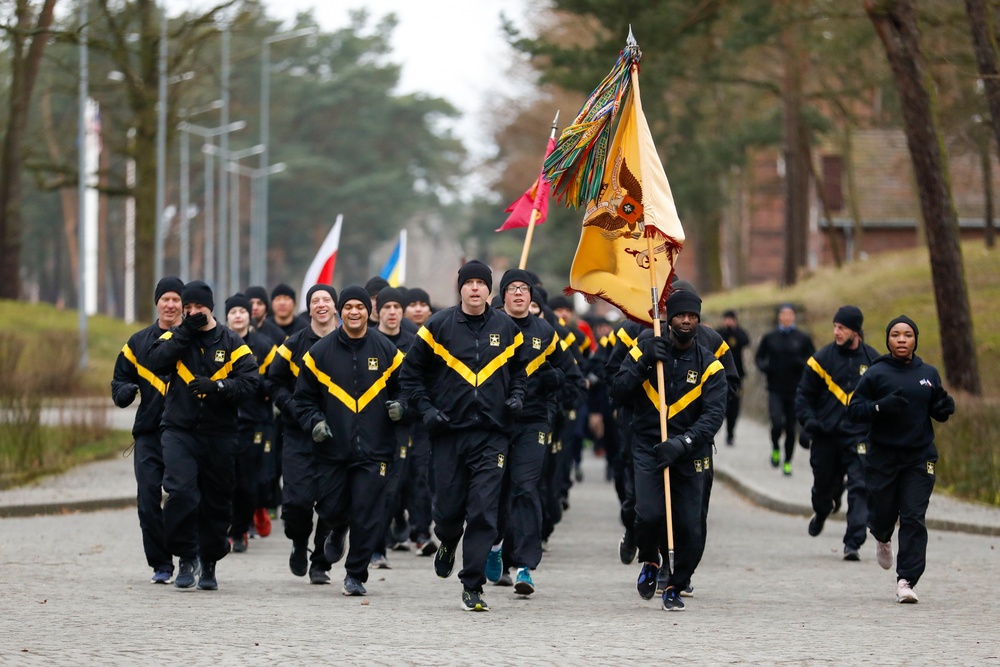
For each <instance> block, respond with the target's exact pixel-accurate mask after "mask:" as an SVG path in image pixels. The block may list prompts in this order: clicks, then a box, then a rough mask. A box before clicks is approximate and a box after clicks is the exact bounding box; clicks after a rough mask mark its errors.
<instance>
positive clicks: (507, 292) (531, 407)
mask: <svg viewBox="0 0 1000 667" xmlns="http://www.w3.org/2000/svg"><path fill="white" fill-rule="evenodd" d="M531 292H532V290H531V276H529V275H528V273H527V272H526V271H523V270H521V269H511V270H509V271H507V272H506V273H504V275H503V278H502V279H501V280H500V295H501V296H502V297H503V311H504V312H505V313H506V314H507V315H509V316H510V317H511V318H512V319H513V320H514V322H516V323H517V325H518V327H520V329H521V333H522V335H523V336H524V343H523V344H522V345H523V347H524V350H525V352H526V353H527V356H528V362H527V364H528V365H527V367H526V369H525V373H526V375H527V393H526V394H525V398H526V401H525V405H524V409H523V410H522V411H521V414H520V415H519V416H518V417H517V418H516V419H515V423H514V425H513V429H512V431H511V436H510V448H509V452H508V456H507V462H506V465H505V466H504V471H505V472H504V481H503V487H502V491H501V495H500V512H499V515H498V520H497V525H498V529H497V537H498V539H497V542H496V544H494V545H493V547H492V548H491V550H490V555H489V557H488V559H487V562H486V578H487V579H489V580H490V581H493V582H499V581H500V579H501V578H502V576H503V574H504V573H505V572H506V570H507V569H509V568H510V567H514V568H516V569H517V574H516V577H515V580H514V581H513V584H514V592H515V593H517V594H519V595H530V594H532V593H534V592H535V583H534V581H532V578H531V571H532V570H534V569H535V568H537V567H538V564H539V563H540V562H541V560H542V498H541V493H540V490H539V483H540V481H541V477H542V466H543V464H544V462H545V450H546V448H547V447H548V445H549V439H550V437H551V433H552V423H553V419H554V416H555V413H556V411H557V410H559V409H560V403H559V401H560V394H561V393H562V392H561V390H562V389H563V388H564V387H565V388H568V389H569V391H571V392H572V394H573V396H574V397H573V398H570V399H569V402H570V403H572V404H575V403H576V402H577V398H578V397H579V396H580V395H582V394H583V393H584V391H585V390H586V383H585V382H584V379H583V376H582V375H581V374H580V369H579V367H578V366H577V364H576V361H575V360H574V359H573V355H572V354H571V353H570V352H569V351H568V350H564V349H563V348H562V346H561V345H560V344H559V336H558V335H557V334H556V332H555V329H553V328H552V325H550V324H549V323H548V322H546V321H545V320H543V319H542V318H540V317H536V316H534V315H531V314H530V313H529V312H528V308H529V306H530V305H531V299H532V296H531Z"/></svg>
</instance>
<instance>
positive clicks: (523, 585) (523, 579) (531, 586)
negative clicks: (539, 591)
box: [514, 567, 535, 595]
mask: <svg viewBox="0 0 1000 667" xmlns="http://www.w3.org/2000/svg"><path fill="white" fill-rule="evenodd" d="M514 592H515V593H517V594H518V595H531V594H532V593H534V592H535V582H533V581H532V580H531V570H529V569H528V568H526V567H522V568H521V569H520V570H518V571H517V579H516V580H515V581H514Z"/></svg>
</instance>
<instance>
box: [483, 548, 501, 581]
mask: <svg viewBox="0 0 1000 667" xmlns="http://www.w3.org/2000/svg"><path fill="white" fill-rule="evenodd" d="M502 574H503V549H502V548H500V549H497V550H496V551H493V550H490V553H489V555H488V556H487V557H486V578H487V579H489V580H490V581H492V582H493V583H496V582H498V581H500V575H502Z"/></svg>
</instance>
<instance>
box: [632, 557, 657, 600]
mask: <svg viewBox="0 0 1000 667" xmlns="http://www.w3.org/2000/svg"><path fill="white" fill-rule="evenodd" d="M659 571H660V565H659V563H643V564H642V569H641V570H639V578H638V579H637V580H636V582H635V590H637V591H639V596H640V597H641V598H642V599H643V600H652V599H653V596H654V595H655V594H656V575H657V574H658V573H659Z"/></svg>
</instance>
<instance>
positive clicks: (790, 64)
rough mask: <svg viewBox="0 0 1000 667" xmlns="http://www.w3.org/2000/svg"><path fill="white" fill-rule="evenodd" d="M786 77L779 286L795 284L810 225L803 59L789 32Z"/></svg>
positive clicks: (783, 101)
mask: <svg viewBox="0 0 1000 667" xmlns="http://www.w3.org/2000/svg"><path fill="white" fill-rule="evenodd" d="M782 41H783V45H784V50H785V78H784V83H783V86H782V91H781V96H782V151H783V153H784V158H785V230H784V240H785V262H784V270H783V272H782V284H783V285H794V284H795V283H796V282H797V280H798V272H799V267H801V266H802V265H803V263H804V262H805V254H806V253H805V246H806V229H807V226H808V224H809V165H808V164H807V163H806V156H805V155H804V151H803V150H802V145H803V136H804V135H805V134H806V130H805V128H804V127H803V124H802V70H801V68H802V58H800V57H799V55H798V51H799V49H798V46H797V41H796V38H795V36H794V34H793V33H792V31H791V30H790V29H789V30H786V31H785V33H784V34H783V36H782Z"/></svg>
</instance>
